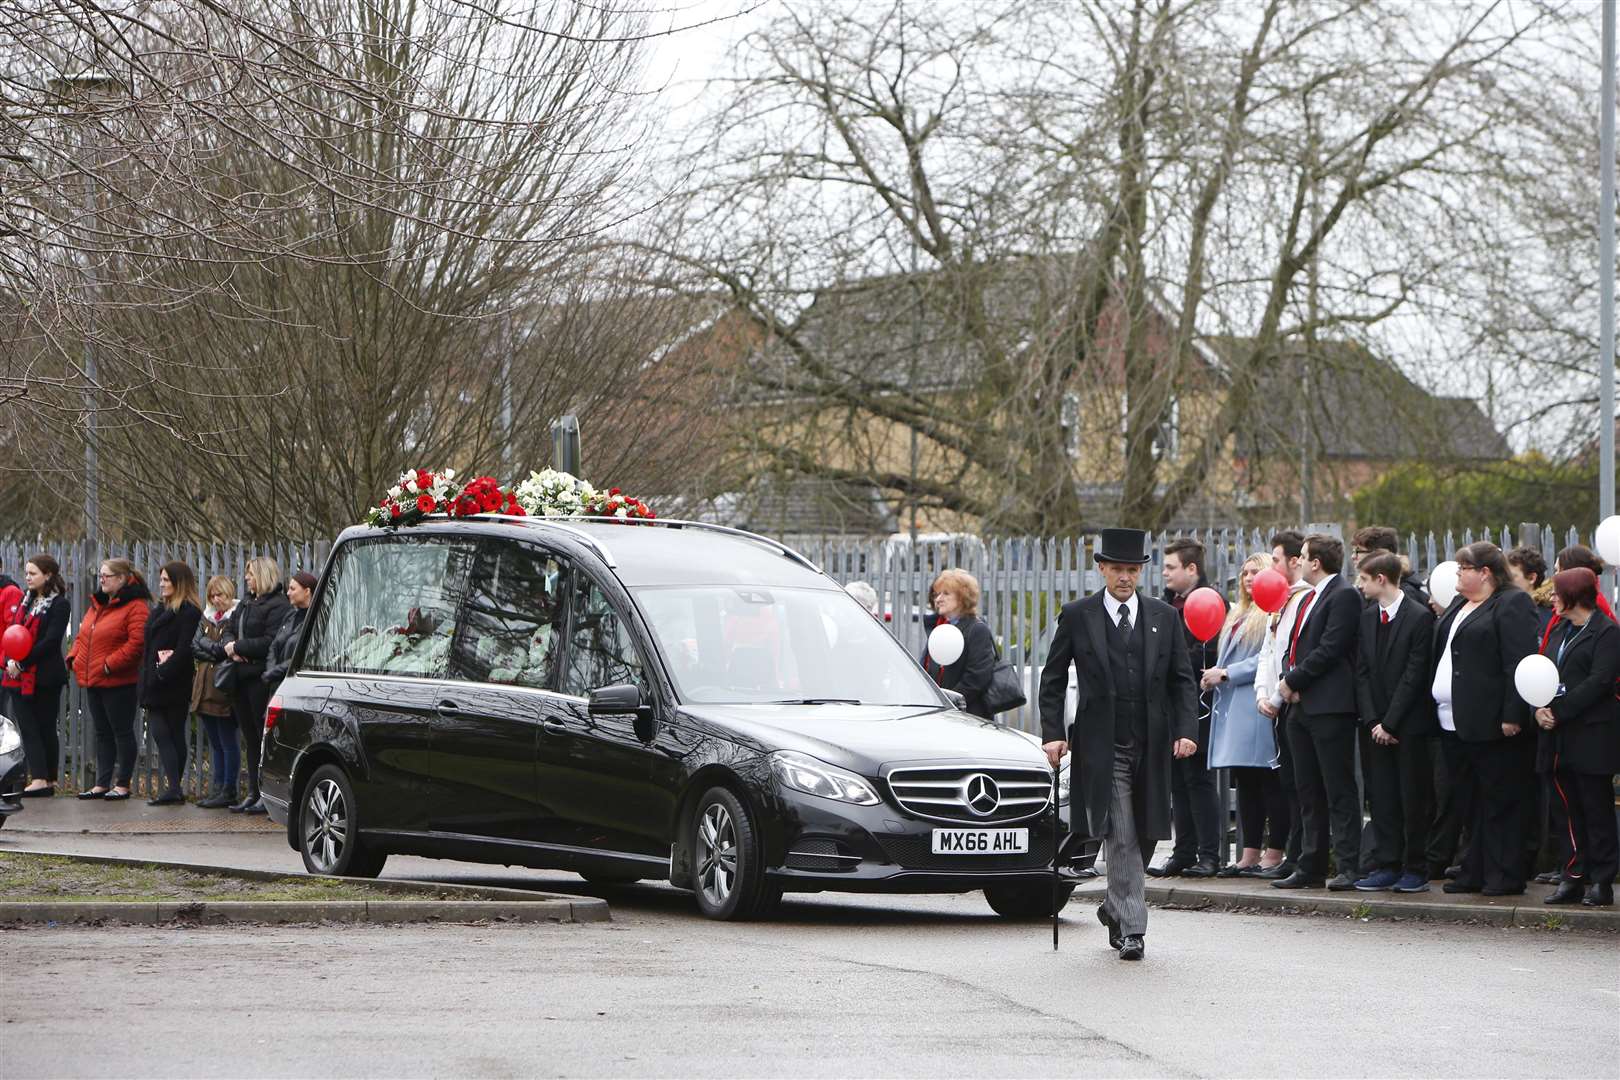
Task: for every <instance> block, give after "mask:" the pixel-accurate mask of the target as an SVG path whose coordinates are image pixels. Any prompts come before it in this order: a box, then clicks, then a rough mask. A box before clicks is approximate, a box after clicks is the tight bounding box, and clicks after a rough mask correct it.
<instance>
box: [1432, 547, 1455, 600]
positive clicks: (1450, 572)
mask: <svg viewBox="0 0 1620 1080" xmlns="http://www.w3.org/2000/svg"><path fill="white" fill-rule="evenodd" d="M1429 595H1430V596H1432V597H1433V598H1434V602H1435V603H1437V604H1439V605H1440V606H1441V607H1446V606H1447V605H1449V604H1450V603H1451V601H1452V600H1454V599H1456V596H1457V564H1456V562H1455V561H1454V560H1451V559H1447V560H1446V561H1445V562H1443V563H1441V564H1440V565H1439V566H1437V567H1435V568H1434V570H1433V571H1431V572H1430V574H1429Z"/></svg>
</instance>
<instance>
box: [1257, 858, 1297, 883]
mask: <svg viewBox="0 0 1620 1080" xmlns="http://www.w3.org/2000/svg"><path fill="white" fill-rule="evenodd" d="M1294 869H1295V867H1294V864H1293V863H1286V862H1280V863H1278V864H1277V865H1276V866H1268V867H1267V868H1266V869H1264V870H1262V871H1260V872H1259V873H1258V874H1255V875H1254V876H1255V877H1257V878H1260V879H1261V880H1262V881H1281V880H1282V879H1283V878H1285V877H1288V876H1289V875H1290V874H1292V873H1293V872H1294Z"/></svg>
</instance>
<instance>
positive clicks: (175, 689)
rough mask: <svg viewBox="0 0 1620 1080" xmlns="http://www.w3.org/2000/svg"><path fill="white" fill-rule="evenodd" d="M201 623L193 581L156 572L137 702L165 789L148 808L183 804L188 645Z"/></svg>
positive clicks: (180, 568)
mask: <svg viewBox="0 0 1620 1080" xmlns="http://www.w3.org/2000/svg"><path fill="white" fill-rule="evenodd" d="M201 618H202V599H201V597H199V596H198V595H197V575H196V574H194V573H192V572H191V567H189V566H187V565H186V564H185V563H183V562H171V563H165V564H164V566H163V568H162V569H161V570H159V571H158V603H157V604H156V605H155V606H154V607H153V608H152V614H151V615H149V616H147V619H146V643H145V645H144V646H143V648H142V652H141V673H140V678H139V680H138V681H137V683H136V694H137V700H139V701H140V703H141V705H142V707H144V708H145V709H146V723H147V728H148V729H149V730H150V731H151V732H152V741H153V742H155V743H157V748H158V760H159V761H160V762H161V763H162V766H163V780H164V787H163V791H162V793H160V794H159V795H158V796H157V797H156V798H153V799H149V800H147V803H146V805H148V806H173V805H175V804H177V803H183V802H185V801H186V797H185V794H184V793H183V792H182V791H181V790H180V786H181V784H182V783H183V781H184V780H185V775H186V716H187V714H188V713H190V711H191V684H192V676H194V675H195V674H196V668H195V667H194V666H193V664H192V659H191V655H192V654H191V639H192V636H193V635H194V634H196V633H197V621H198V620H199V619H201Z"/></svg>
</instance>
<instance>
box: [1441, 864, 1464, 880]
mask: <svg viewBox="0 0 1620 1080" xmlns="http://www.w3.org/2000/svg"><path fill="white" fill-rule="evenodd" d="M1444 877H1445V879H1446V880H1447V881H1456V880H1457V879H1458V878H1460V877H1462V864H1461V863H1458V864H1457V865H1456V866H1448V867H1446V870H1445V874H1444Z"/></svg>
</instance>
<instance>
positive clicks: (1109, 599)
mask: <svg viewBox="0 0 1620 1080" xmlns="http://www.w3.org/2000/svg"><path fill="white" fill-rule="evenodd" d="M1137 607H1138V604H1137V602H1136V594H1135V593H1131V598H1130V599H1129V600H1123V601H1122V600H1116V599H1115V598H1114V594H1113V593H1111V592H1104V593H1103V610H1104V611H1106V612H1108V621H1109V622H1111V623H1113V624H1114V626H1116V627H1117V626H1119V609H1120V608H1124V609H1125V610H1126V611H1129V612H1130V613H1131V629H1132V630H1135V629H1136V628H1137V626H1139V625H1140V623H1139V622H1138V621H1137V618H1136V609H1137Z"/></svg>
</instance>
